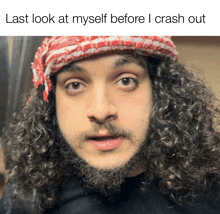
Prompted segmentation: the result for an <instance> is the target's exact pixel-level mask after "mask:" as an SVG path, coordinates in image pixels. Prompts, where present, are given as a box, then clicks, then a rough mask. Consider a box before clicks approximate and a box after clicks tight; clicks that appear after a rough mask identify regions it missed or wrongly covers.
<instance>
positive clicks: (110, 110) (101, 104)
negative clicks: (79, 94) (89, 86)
mask: <svg viewBox="0 0 220 214" xmlns="http://www.w3.org/2000/svg"><path fill="white" fill-rule="evenodd" d="M113 100H114V99H113V95H112V94H111V93H109V92H108V91H107V90H106V89H105V88H104V87H102V88H97V89H94V91H93V92H92V93H91V96H90V103H89V106H88V109H87V117H88V119H89V120H90V121H92V122H96V123H99V124H102V123H105V122H106V121H109V120H115V119H116V118H117V108H116V106H115V104H114V102H113Z"/></svg>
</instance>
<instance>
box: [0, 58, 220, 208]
mask: <svg viewBox="0 0 220 214" xmlns="http://www.w3.org/2000/svg"><path fill="white" fill-rule="evenodd" d="M147 60H148V62H149V72H150V78H151V81H152V87H153V109H152V115H151V120H150V127H149V133H148V137H147V141H146V142H147V147H146V151H145V158H146V163H147V169H146V172H145V177H146V182H148V183H149V182H150V183H157V184H158V187H159V189H160V191H163V192H165V193H167V194H169V195H170V197H171V198H172V199H173V200H174V201H176V202H177V203H179V204H184V203H186V202H189V201H192V200H193V199H194V198H195V196H198V195H201V194H203V193H206V192H208V190H209V189H210V187H212V186H213V185H215V184H217V183H218V182H219V181H220V176H219V175H220V133H219V132H218V131H217V128H216V127H217V125H218V124H219V121H218V119H219V115H220V111H219V109H218V108H216V107H215V105H214V101H215V97H214V95H213V94H212V92H211V91H210V90H209V89H207V87H206V86H205V85H204V83H203V82H202V81H200V80H198V79H196V78H195V77H194V75H193V74H192V73H190V72H188V71H187V70H186V69H185V68H184V66H182V65H181V64H180V63H178V62H176V61H174V60H171V59H169V58H162V59H156V58H153V57H148V59H147ZM54 88H55V87H54ZM43 90H44V88H43V86H41V87H39V88H38V89H35V90H34V92H33V95H32V96H33V99H32V101H31V102H30V103H29V104H28V105H25V106H24V108H23V109H22V111H21V112H19V113H18V114H16V116H15V118H14V119H13V122H11V123H10V124H9V125H8V126H7V127H6V128H5V130H4V135H3V136H2V139H3V148H4V153H5V158H6V166H7V169H8V170H9V175H10V176H9V182H10V183H11V185H13V186H14V187H15V189H16V192H18V193H20V195H22V196H24V197H26V198H29V197H32V198H33V195H35V194H34V192H36V193H37V198H38V200H39V203H40V207H41V208H42V209H45V208H46V207H48V206H51V205H53V204H54V203H55V202H56V200H57V199H58V197H59V196H58V195H59V194H57V192H60V191H61V190H62V188H63V186H64V183H65V181H66V180H67V177H65V176H66V174H65V176H64V175H62V173H60V172H62V170H65V171H68V172H69V173H70V174H71V173H72V171H73V169H74V168H73V167H74V166H72V165H71V164H70V163H69V162H68V152H69V148H68V147H67V146H65V145H63V144H62V143H61V142H60V139H59V135H58V134H57V133H58V132H59V131H58V129H59V128H58V123H57V119H56V106H55V98H56V97H55V90H54V89H53V91H51V92H50V95H49V103H47V102H45V101H43V99H42V94H43V93H42V92H43Z"/></svg>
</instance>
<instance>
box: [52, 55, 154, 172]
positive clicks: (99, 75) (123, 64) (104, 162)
mask: <svg viewBox="0 0 220 214" xmlns="http://www.w3.org/2000/svg"><path fill="white" fill-rule="evenodd" d="M145 63H146V62H145ZM151 109H152V86H151V82H150V78H149V75H148V71H147V66H146V65H143V64H141V63H140V62H139V61H138V60H137V59H134V58H133V59H132V60H127V58H126V55H119V54H118V55H115V54H107V55H103V56H101V57H100V56H95V57H91V58H89V59H86V60H81V61H77V62H75V63H74V66H73V67H72V68H71V69H69V70H65V71H63V72H60V73H59V74H58V75H57V86H56V110H57V118H58V124H59V126H60V129H61V132H62V134H63V136H64V137H65V139H66V140H67V142H68V143H69V144H70V146H71V147H72V148H73V149H74V151H75V152H76V153H77V154H78V155H79V156H80V157H81V158H82V159H83V160H85V161H86V162H87V163H88V164H90V165H91V166H93V167H95V168H98V169H115V168H117V167H122V166H124V165H125V164H126V163H127V162H128V161H129V160H130V159H131V158H132V157H133V156H134V155H135V154H136V153H137V152H138V151H139V150H140V149H141V146H142V145H143V142H144V140H145V139H146V135H147V130H148V126H149V119H150V114H151ZM106 123H111V124H112V125H114V126H116V127H118V128H119V129H123V130H125V131H126V132H127V133H129V134H131V136H132V137H131V138H128V137H122V138H121V139H122V142H121V144H120V145H119V146H118V147H117V148H114V149H111V150H107V151H101V150H98V149H96V148H95V147H94V145H93V144H92V140H91V139H88V138H85V137H83V136H85V134H87V135H88V136H94V135H95V136H100V135H102V136H103V135H104V136H108V135H110V131H109V130H107V129H106V128H105V126H104V125H105V124H106ZM97 124H98V125H100V128H99V129H98V130H97V129H94V127H95V126H96V125H97ZM143 171H144V169H143V167H142V166H137V167H136V169H135V171H134V172H131V176H135V175H137V174H140V173H141V172H143Z"/></svg>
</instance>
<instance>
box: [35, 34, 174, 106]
mask: <svg viewBox="0 0 220 214" xmlns="http://www.w3.org/2000/svg"><path fill="white" fill-rule="evenodd" d="M122 50H129V51H134V53H135V52H136V53H137V54H139V53H140V54H145V55H152V56H168V57H171V58H173V59H175V60H177V58H178V52H177V50H176V47H175V45H174V44H173V42H172V40H171V37H169V36H163V37H161V36H56V37H51V38H45V39H44V40H43V42H42V44H41V47H39V48H38V50H37V52H36V54H35V59H34V63H33V64H32V69H33V75H34V76H33V82H34V85H35V87H38V86H39V85H40V84H42V85H44V86H45V91H44V100H45V101H47V102H48V95H49V92H50V91H51V90H52V83H51V80H50V76H51V75H53V74H55V73H56V72H57V71H59V70H60V69H61V68H63V67H64V66H66V65H68V64H69V63H70V62H72V61H75V60H78V59H82V58H85V57H88V56H91V55H94V54H99V53H105V52H109V51H122Z"/></svg>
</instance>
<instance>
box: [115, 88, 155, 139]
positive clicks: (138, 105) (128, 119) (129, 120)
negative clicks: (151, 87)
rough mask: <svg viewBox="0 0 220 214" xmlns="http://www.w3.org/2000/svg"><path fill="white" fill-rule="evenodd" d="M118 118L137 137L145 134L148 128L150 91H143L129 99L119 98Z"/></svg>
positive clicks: (150, 108) (150, 106) (150, 105)
mask: <svg viewBox="0 0 220 214" xmlns="http://www.w3.org/2000/svg"><path fill="white" fill-rule="evenodd" d="M120 103H121V105H120V110H119V120H120V121H121V124H122V123H123V124H122V125H123V126H125V127H127V128H128V129H130V130H131V131H132V132H133V133H134V134H135V135H136V136H137V137H138V138H140V137H141V138H142V137H143V136H145V133H146V130H147V129H148V125H149V120H150V115H151V110H152V96H151V93H147V92H143V93H140V94H139V95H136V96H134V97H133V98H130V99H125V98H124V99H123V98H122V99H120Z"/></svg>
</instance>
